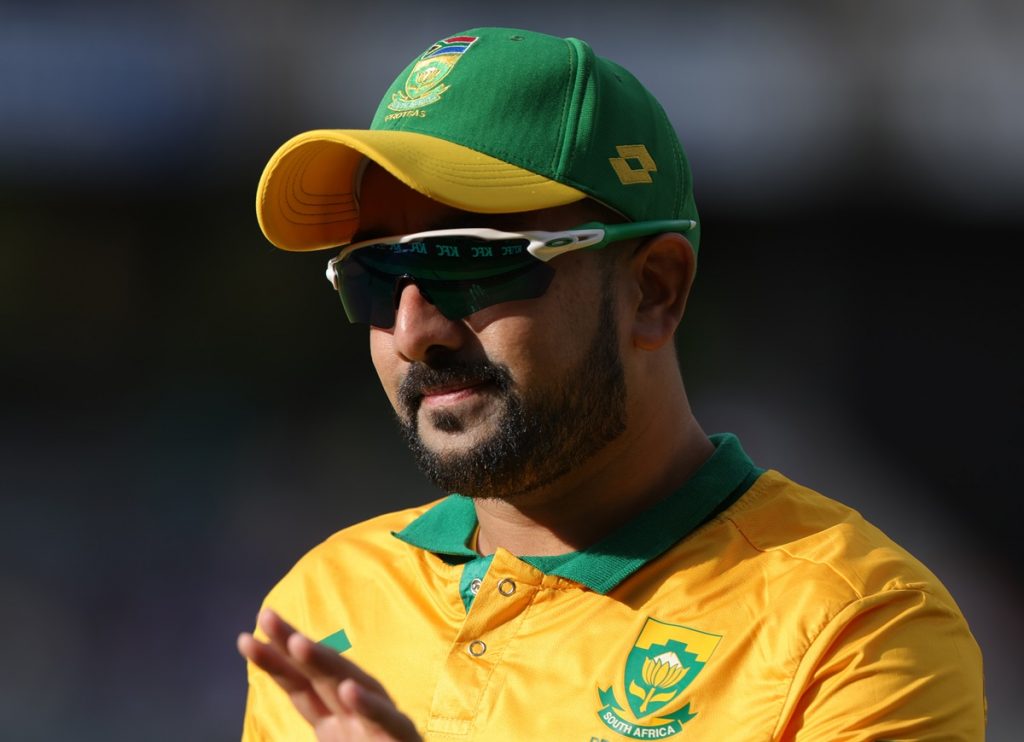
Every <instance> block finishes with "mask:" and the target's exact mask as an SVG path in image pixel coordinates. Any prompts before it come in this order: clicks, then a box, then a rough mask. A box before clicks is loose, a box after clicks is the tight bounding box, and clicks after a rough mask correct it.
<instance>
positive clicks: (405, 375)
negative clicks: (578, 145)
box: [358, 168, 626, 499]
mask: <svg viewBox="0 0 1024 742" xmlns="http://www.w3.org/2000/svg"><path fill="white" fill-rule="evenodd" d="M361 202H362V213H361V229H360V234H359V236H358V238H359V239H362V238H364V237H372V236H381V235H388V234H402V233H409V232H415V231H422V230H427V229H438V228H446V227H477V226H490V227H495V228H498V229H510V230H518V229H549V230H557V229H565V228H571V227H574V226H577V225H578V224H581V223H583V222H586V221H590V220H594V219H599V218H600V216H601V215H600V213H598V212H596V211H595V207H594V206H593V205H591V204H587V203H585V202H581V203H580V204H573V205H570V206H568V207H559V208H557V209H548V210H545V211H539V212H528V213H523V214H503V215H481V214H470V213H467V212H460V211H458V210H456V209H453V208H450V207H447V206H444V205H442V204H440V203H438V202H435V201H431V200H429V199H427V198H425V197H424V196H422V195H420V194H418V193H416V192H415V191H412V190H410V189H408V188H406V187H405V186H404V185H402V184H400V183H398V182H397V181H396V180H394V179H393V178H391V177H390V176H389V175H387V174H386V173H384V172H383V171H381V170H380V169H378V168H370V169H368V170H367V172H366V175H365V176H364V179H363V183H362V188H361ZM551 265H552V266H553V267H555V277H554V280H553V281H552V283H551V286H550V287H549V288H548V290H547V292H546V293H545V294H544V296H542V297H540V298H537V299H529V300H523V301H513V302H505V303H502V304H497V305H494V306H491V307H487V308H485V309H482V310H480V311H478V312H476V313H474V314H472V315H470V316H469V317H467V318H465V319H462V320H454V321H453V320H449V319H447V318H445V317H444V316H443V315H442V314H441V313H440V312H439V311H438V310H437V309H436V308H435V307H433V306H432V305H431V304H429V303H428V302H427V301H426V300H425V299H424V298H423V296H422V294H420V292H419V290H418V289H417V288H416V287H415V285H413V284H407V285H406V286H405V287H403V288H402V290H401V293H400V299H399V304H398V308H397V311H396V318H395V326H394V327H393V328H391V329H381V328H371V331H370V350H371V355H372V358H373V363H374V366H375V367H376V369H377V373H378V375H379V376H380V379H381V383H382V384H383V386H384V390H385V391H386V393H387V395H388V397H389V399H390V400H391V403H392V405H393V406H394V408H395V412H396V414H397V416H398V419H399V423H400V425H401V427H402V430H403V433H404V434H405V436H406V439H407V441H408V442H409V445H410V448H411V449H412V451H413V453H414V455H415V456H416V459H417V462H418V463H419V465H420V467H421V469H423V471H424V473H425V474H426V475H427V476H428V477H429V478H430V479H431V480H432V481H433V482H434V484H435V485H437V486H438V487H439V488H441V489H443V490H445V491H448V492H459V493H461V494H464V495H467V496H471V497H492V498H501V499H512V498H515V497H516V496H517V495H522V494H526V493H529V492H532V491H535V490H536V489H537V488H539V487H542V486H545V485H547V484H549V483H551V482H553V481H555V480H557V479H558V478H559V477H561V476H562V475H563V474H565V473H566V472H568V471H570V470H572V469H574V468H576V467H578V466H579V465H580V464H581V463H583V462H584V461H587V460H588V459H590V458H591V457H592V456H593V455H594V454H595V453H597V452H599V451H600V450H601V449H602V448H604V447H605V446H606V445H607V444H608V443H609V442H611V441H612V440H614V439H615V438H616V437H617V436H618V435H619V434H620V433H621V432H622V431H623V430H624V429H625V416H626V412H625V408H626V385H625V380H624V374H623V368H622V364H621V359H620V346H619V342H620V340H619V332H618V328H619V324H620V323H619V321H618V318H617V315H616V306H617V303H616V300H615V281H614V271H613V266H614V263H613V262H612V261H610V260H607V259H601V258H599V257H598V256H596V255H594V254H585V253H571V254H568V255H563V256H560V257H558V258H555V259H554V261H552V263H551Z"/></svg>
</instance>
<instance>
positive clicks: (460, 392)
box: [418, 380, 486, 407]
mask: <svg viewBox="0 0 1024 742" xmlns="http://www.w3.org/2000/svg"><path fill="white" fill-rule="evenodd" d="M485 384H486V382H484V381H480V380H473V381H464V382H457V383H451V384H443V385H440V386H434V387H428V388H426V389H423V390H422V391H421V392H420V394H419V395H418V396H419V397H420V403H421V404H423V405H426V406H428V407H432V406H438V405H445V404H454V403H456V402H460V401H462V400H464V399H467V398H469V397H472V396H473V395H475V394H477V393H478V392H479V391H480V388H481V387H482V386H484V385H485Z"/></svg>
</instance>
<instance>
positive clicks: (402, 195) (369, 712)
mask: <svg viewBox="0 0 1024 742" xmlns="http://www.w3.org/2000/svg"><path fill="white" fill-rule="evenodd" d="M606 214H607V212H606V211H605V210H604V209H603V208H602V207H600V206H599V205H597V204H594V203H593V202H590V201H586V200H585V201H581V202H578V203H575V204H570V205H568V206H562V207H557V208H554V209H545V210H542V211H534V212H526V213H520V214H475V213H469V212H462V211H459V210H457V209H454V208H452V207H450V206H446V205H444V204H442V203H440V202H437V201H433V200H431V199H429V198H427V197H426V196H424V195H422V194H420V193H418V192H416V191H414V190H412V189H410V188H408V187H406V186H405V185H403V184H402V183H400V182H399V181H397V180H396V179H394V178H393V177H391V176H390V175H389V174H387V173H386V172H385V171H383V170H382V169H380V168H378V167H376V166H371V167H369V168H367V170H366V173H365V175H364V178H363V181H362V188H361V214H360V232H359V234H358V235H357V236H356V239H364V238H367V237H373V236H380V235H391V234H402V233H410V232H417V231H422V230H427V229H440V228H446V227H455V226H461V227H476V226H490V227H494V228H496V229H509V230H516V229H549V230H557V229H567V228H571V227H574V226H577V225H578V224H581V223H583V222H586V221H592V220H598V221H600V220H602V219H603V218H604V217H605V216H606ZM608 249H614V250H616V251H617V252H616V254H615V255H613V256H611V257H610V258H609V259H611V260H613V261H614V262H615V269H614V274H613V284H612V290H613V292H614V297H615V307H616V326H615V327H614V328H599V327H598V326H597V317H596V313H595V312H594V311H593V307H594V306H595V301H596V299H595V297H597V296H598V295H599V292H600V290H601V286H602V280H603V278H602V267H601V262H600V260H599V259H598V258H597V257H596V256H595V255H594V254H590V253H586V252H585V251H581V252H575V253H568V254H566V255H562V256H559V257H558V258H556V259H555V260H554V261H553V262H552V265H554V266H555V267H556V273H555V278H554V280H553V281H552V283H551V286H550V288H549V289H548V291H547V292H546V293H545V294H544V296H542V297H540V298H537V299H531V300H526V301H515V302H505V303H502V304H498V305H495V306H492V307H487V308H485V309H483V310H481V311H479V312H476V313H475V314H472V315H470V316H469V317H466V318H463V319H461V320H454V321H453V320H449V319H447V318H445V317H444V316H443V315H442V314H441V313H440V312H439V311H438V310H437V309H436V308H435V307H434V306H433V305H431V304H430V303H429V302H427V301H426V300H425V299H424V298H423V296H422V295H421V294H420V292H419V290H418V289H417V288H416V286H415V285H413V284H409V285H407V286H406V287H405V288H404V289H403V290H402V292H401V295H400V301H399V305H398V309H397V312H396V321H395V326H394V327H393V328H391V329H381V328H371V329H370V354H371V357H372V359H373V364H374V367H375V368H376V370H377V374H378V376H379V377H380V381H381V385H382V386H383V388H384V391H385V393H386V394H387V396H388V398H389V400H390V401H391V403H392V405H394V406H395V407H396V409H399V406H398V397H397V392H398V388H399V386H400V384H401V382H402V380H403V378H404V377H405V375H406V374H407V373H408V370H409V368H410V366H411V365H412V364H415V363H423V364H428V365H429V364H430V363H431V362H432V361H433V360H435V359H437V358H438V357H439V356H447V357H454V358H458V359H464V360H482V359H486V360H489V361H491V362H495V363H501V364H504V365H505V366H507V367H508V369H509V370H510V372H511V374H512V376H513V379H514V382H515V384H516V385H517V386H518V387H520V388H522V389H540V390H543V389H545V388H551V387H552V385H559V384H569V383H572V380H571V379H567V378H565V376H566V371H567V370H569V369H572V368H574V367H576V366H578V364H579V362H580V360H581V358H582V357H583V354H584V353H585V351H586V349H587V348H588V346H589V343H590V341H591V339H592V338H593V337H594V335H595V333H597V332H599V331H601V332H609V331H614V332H615V333H616V335H617V337H618V344H619V348H620V353H621V358H622V364H623V369H624V372H625V380H626V389H627V400H626V412H627V415H626V429H625V431H624V432H623V433H622V434H621V435H619V436H618V437H617V438H616V439H615V440H613V441H612V442H611V443H609V444H607V445H606V446H604V448H602V449H601V450H599V451H598V452H597V453H595V454H594V455H592V456H591V457H590V458H588V459H587V460H586V461H584V462H583V463H582V464H581V465H580V466H578V467H577V468H575V469H574V470H572V471H570V472H569V473H567V474H566V475H564V476H562V477H561V478H559V479H557V480H555V481H553V482H550V483H548V484H547V485H544V486H541V487H539V488H536V489H533V490H530V491H528V492H523V493H516V494H515V496H510V497H506V498H502V499H488V500H477V501H476V502H475V505H476V511H477V517H478V520H479V534H478V542H477V545H478V550H479V551H480V552H481V553H482V554H485V555H486V554H491V553H493V552H494V551H495V550H496V549H497V548H499V547H501V548H505V549H507V550H508V551H510V552H512V553H513V554H519V555H550V554H563V553H566V552H569V551H577V550H580V549H583V548H586V547H587V546H589V545H591V544H593V543H595V542H597V541H598V540H600V539H601V538H602V537H603V536H605V535H606V534H608V533H609V532H610V531H612V530H613V529H614V528H615V527H616V526H617V525H618V524H621V523H623V522H625V521H627V520H629V519H630V518H632V517H633V516H635V515H636V514H638V513H639V512H641V511H643V510H645V509H647V508H649V507H650V506H651V505H653V504H654V503H655V502H657V501H658V500H660V499H662V498H664V497H666V496H667V495H669V494H670V493H671V492H673V491H675V490H676V489H678V487H679V486H680V485H681V484H682V483H683V482H685V481H686V480H687V479H688V478H689V477H690V476H691V475H692V474H693V473H694V472H695V471H696V470H697V469H698V468H699V467H700V466H701V464H703V463H704V461H706V460H707V458H708V457H709V456H710V455H711V453H712V452H713V446H712V444H711V442H710V441H709V440H708V438H707V436H706V435H705V434H704V432H703V431H702V430H701V428H700V426H699V425H698V423H697V421H696V419H695V418H694V416H693V414H692V412H691V410H690V405H689V402H688V401H687V397H686V391H685V389H684V386H683V381H682V377H681V376H680V372H679V366H678V362H677V359H676V355H675V348H674V345H673V343H672V338H673V335H674V333H675V331H676V328H677V327H678V325H679V323H680V321H681V320H682V317H683V312H684V310H685V308H686V300H687V297H688V295H689V291H690V287H691V285H692V281H693V276H694V271H695V258H694V255H693V250H692V248H691V246H690V244H689V242H688V241H687V240H686V239H685V238H684V237H682V236H681V235H678V234H663V235H656V236H654V237H651V238H648V239H646V240H643V241H640V242H637V243H626V244H623V245H619V246H615V247H613V248H608ZM421 391H422V393H423V394H424V397H423V401H422V403H421V405H420V409H419V411H418V412H417V416H418V420H417V422H418V426H419V434H420V436H421V438H422V440H423V442H424V443H425V444H426V445H427V446H428V447H429V448H431V449H433V450H435V451H437V452H439V453H441V454H444V453H446V452H451V453H457V452H460V451H465V450H467V449H469V448H471V447H473V446H474V445H477V444H478V443H479V442H480V441H481V440H484V439H485V438H487V437H488V436H489V435H491V434H493V432H494V424H493V420H494V418H495V416H496V414H497V413H499V412H500V410H501V408H500V400H499V399H498V397H497V396H496V395H495V394H494V393H493V391H494V390H492V389H490V388H489V387H488V385H487V384H478V383H473V382H467V383H465V384H463V385H459V386H455V387H451V386H449V387H443V388H434V389H423V390H421ZM436 411H444V412H447V413H449V414H451V415H455V416H457V417H458V419H459V420H460V421H461V423H462V425H461V426H460V429H459V430H458V431H457V432H451V431H450V430H441V429H438V428H437V427H435V426H434V425H432V423H431V419H432V415H431V413H432V412H436ZM582 514H585V516H586V517H581V515H582ZM257 625H258V626H259V628H260V630H261V631H262V632H263V633H264V634H265V635H266V637H267V639H268V641H267V642H262V641H259V640H258V639H255V638H253V636H252V635H250V634H247V633H246V634H242V635H241V636H240V637H239V640H238V649H239V651H240V652H241V654H242V655H243V656H244V657H246V659H248V660H249V661H251V662H253V663H254V664H255V665H257V666H259V667H261V668H262V669H264V670H266V671H267V672H268V673H270V675H271V676H272V677H273V678H274V679H275V681H277V683H278V684H279V685H280V686H281V687H282V688H283V689H284V690H285V691H286V692H288V693H289V695H290V697H291V699H292V701H293V703H294V704H295V707H296V709H298V711H299V713H301V714H302V715H303V717H304V718H306V720H307V721H309V722H310V724H312V725H313V727H314V729H315V730H316V733H317V736H318V738H319V739H320V740H323V741H324V742H327V741H328V740H359V739H366V740H392V739H393V740H412V739H419V737H418V736H417V734H416V731H415V727H414V725H413V724H412V722H411V721H410V720H409V719H408V718H407V717H405V716H404V715H402V714H401V712H400V711H399V710H398V709H397V708H396V707H395V705H394V704H393V703H392V702H391V700H390V698H389V697H388V695H387V692H386V691H385V689H384V688H383V687H381V686H380V684H379V683H377V681H375V680H374V679H373V678H371V677H370V676H368V675H367V674H366V673H364V672H363V671H362V670H361V669H360V668H358V667H357V666H356V665H354V664H353V663H351V662H349V661H348V660H345V659H344V658H343V657H341V656H339V655H337V654H336V653H334V652H332V651H331V650H329V649H327V648H325V647H322V646H320V645H317V644H315V643H313V642H312V641H310V640H309V639H307V638H305V637H303V636H302V635H301V634H299V633H298V632H296V631H295V630H294V629H292V628H291V627H290V626H288V625H287V624H286V623H285V622H284V621H283V620H282V619H281V618H280V617H279V616H277V615H276V614H274V613H273V612H272V611H270V610H269V609H267V610H264V611H263V612H261V614H260V617H259V619H258V622H257Z"/></svg>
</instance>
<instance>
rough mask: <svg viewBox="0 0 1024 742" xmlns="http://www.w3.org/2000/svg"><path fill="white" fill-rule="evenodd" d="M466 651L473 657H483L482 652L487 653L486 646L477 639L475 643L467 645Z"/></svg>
mask: <svg viewBox="0 0 1024 742" xmlns="http://www.w3.org/2000/svg"><path fill="white" fill-rule="evenodd" d="M466 651H467V652H469V653H470V654H471V655H473V656H474V657H480V656H482V655H483V653H484V652H486V651H487V645H486V644H484V643H483V642H482V641H480V640H479V639H477V640H476V641H472V642H470V643H469V646H468V647H466Z"/></svg>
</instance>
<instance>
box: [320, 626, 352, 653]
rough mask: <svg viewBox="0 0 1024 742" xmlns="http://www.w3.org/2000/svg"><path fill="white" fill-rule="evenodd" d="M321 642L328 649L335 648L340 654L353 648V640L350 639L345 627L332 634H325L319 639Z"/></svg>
mask: <svg viewBox="0 0 1024 742" xmlns="http://www.w3.org/2000/svg"><path fill="white" fill-rule="evenodd" d="M319 643H320V644H323V645H324V646H325V647H327V648H328V649H333V650H334V651H335V652H337V653H338V654H341V653H342V652H347V651H348V650H349V649H352V642H350V641H349V640H348V636H347V635H346V634H345V629H339V630H338V631H335V632H334V633H333V634H331V635H330V636H325V637H324V638H323V639H321V640H320V641H319Z"/></svg>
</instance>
